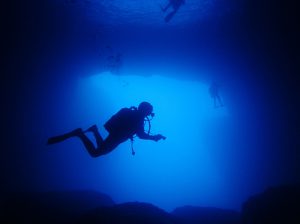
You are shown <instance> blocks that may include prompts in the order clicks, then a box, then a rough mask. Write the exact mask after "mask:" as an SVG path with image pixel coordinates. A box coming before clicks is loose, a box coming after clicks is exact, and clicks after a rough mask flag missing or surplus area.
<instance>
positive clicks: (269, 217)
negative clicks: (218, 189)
mask: <svg viewBox="0 0 300 224" xmlns="http://www.w3.org/2000/svg"><path fill="white" fill-rule="evenodd" d="M242 220H243V223H245V224H268V223H284V224H290V223H291V224H292V223H293V224H294V223H300V186H282V187H274V188H269V189H267V190H266V191H265V192H263V193H262V194H258V195H255V196H253V197H251V198H249V200H248V201H247V202H245V203H244V204H243V208H242Z"/></svg>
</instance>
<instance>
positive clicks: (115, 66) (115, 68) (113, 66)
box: [107, 53, 123, 75]
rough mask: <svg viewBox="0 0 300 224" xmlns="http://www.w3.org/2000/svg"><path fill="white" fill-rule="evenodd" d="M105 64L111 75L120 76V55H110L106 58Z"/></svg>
mask: <svg viewBox="0 0 300 224" xmlns="http://www.w3.org/2000/svg"><path fill="white" fill-rule="evenodd" d="M107 64H108V68H109V71H110V72H111V73H112V74H116V75H119V74H120V70H121V68H122V65H123V58H122V54H121V53H117V54H116V55H110V56H108V57H107Z"/></svg>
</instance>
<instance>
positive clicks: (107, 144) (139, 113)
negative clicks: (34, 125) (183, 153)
mask: <svg viewBox="0 0 300 224" xmlns="http://www.w3.org/2000/svg"><path fill="white" fill-rule="evenodd" d="M152 111H153V107H152V105H151V104H150V103H148V102H142V103H140V104H139V106H138V108H136V107H130V108H122V109H121V110H119V112H117V113H116V114H115V115H113V116H112V117H111V118H110V119H109V120H108V121H107V122H106V123H105V124H104V127H105V129H106V130H107V131H108V132H109V135H108V136H107V138H106V139H105V140H103V138H102V137H101V135H100V134H99V132H98V128H97V126H96V125H93V126H91V127H90V128H88V129H87V130H86V131H83V130H82V129H81V128H77V129H75V130H73V131H71V132H69V133H66V134H63V135H59V136H54V137H51V138H49V139H48V142H47V144H48V145H49V144H54V143H58V142H61V141H64V140H66V139H68V138H71V137H79V138H80V139H81V141H82V142H83V144H84V146H85V148H86V149H87V151H88V152H89V154H90V155H91V156H92V157H98V156H102V155H105V154H107V153H109V152H111V151H112V150H113V149H115V148H116V147H117V146H118V145H119V144H121V143H122V142H124V141H126V140H128V139H130V140H131V149H132V154H133V155H134V154H135V152H134V150H133V146H132V144H133V138H134V137H135V135H137V136H138V137H139V138H141V139H148V140H153V141H159V140H161V139H166V137H164V136H163V135H161V134H157V135H150V129H151V124H150V120H151V119H152V118H153V116H154V113H153V112H152ZM149 116H150V117H151V118H149ZM145 122H148V127H149V130H148V132H147V133H146V132H145V130H144V126H145ZM85 132H92V133H93V134H94V136H95V139H96V143H97V147H95V146H94V144H93V143H92V141H91V140H90V139H89V138H88V137H87V136H86V135H85Z"/></svg>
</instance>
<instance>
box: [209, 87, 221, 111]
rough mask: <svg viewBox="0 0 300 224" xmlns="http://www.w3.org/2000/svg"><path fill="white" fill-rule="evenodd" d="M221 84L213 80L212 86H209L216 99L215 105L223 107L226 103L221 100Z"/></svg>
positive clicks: (212, 95)
mask: <svg viewBox="0 0 300 224" xmlns="http://www.w3.org/2000/svg"><path fill="white" fill-rule="evenodd" d="M219 88H220V85H219V84H218V83H216V82H212V84H211V86H210V87H209V93H210V95H211V97H212V98H213V99H214V107H215V108H217V107H218V106H220V107H223V106H224V104H223V102H222V100H221V97H220V93H219Z"/></svg>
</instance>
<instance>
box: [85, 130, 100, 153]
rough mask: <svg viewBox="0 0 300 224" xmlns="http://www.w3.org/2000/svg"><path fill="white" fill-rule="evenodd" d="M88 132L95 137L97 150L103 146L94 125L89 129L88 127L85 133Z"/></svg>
mask: <svg viewBox="0 0 300 224" xmlns="http://www.w3.org/2000/svg"><path fill="white" fill-rule="evenodd" d="M88 131H91V132H93V134H94V136H95V139H96V142H97V145H98V148H99V147H100V145H102V144H103V138H102V137H101V135H100V134H99V131H98V128H97V126H96V125H93V126H91V127H89V128H88V129H87V130H86V131H85V132H88Z"/></svg>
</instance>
